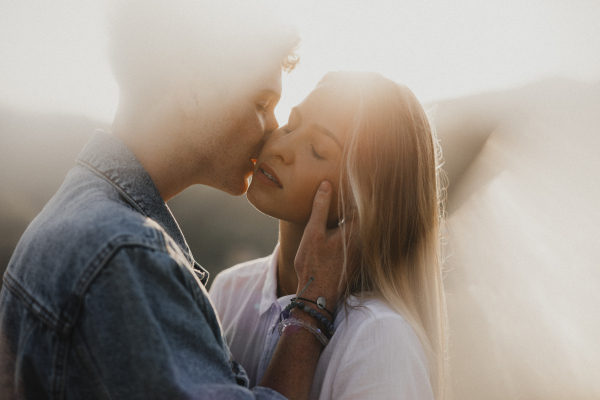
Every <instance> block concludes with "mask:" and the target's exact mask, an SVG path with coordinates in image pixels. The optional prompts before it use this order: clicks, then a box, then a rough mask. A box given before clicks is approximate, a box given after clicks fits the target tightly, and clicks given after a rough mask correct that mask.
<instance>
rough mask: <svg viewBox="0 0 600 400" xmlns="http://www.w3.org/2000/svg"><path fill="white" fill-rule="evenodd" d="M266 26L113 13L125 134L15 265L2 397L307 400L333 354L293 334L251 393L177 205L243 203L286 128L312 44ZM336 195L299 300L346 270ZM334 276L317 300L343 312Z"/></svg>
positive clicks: (97, 139) (81, 165)
mask: <svg viewBox="0 0 600 400" xmlns="http://www.w3.org/2000/svg"><path fill="white" fill-rule="evenodd" d="M257 10H258V9H257V8H256V7H255V6H252V7H248V6H247V7H245V8H243V9H242V5H241V4H240V5H237V6H236V7H231V6H230V4H229V3H226V2H221V3H219V5H215V4H212V3H211V4H209V3H206V4H205V3H203V2H199V1H193V0H189V1H187V0H179V1H169V2H163V1H160V0H155V1H143V2H142V1H129V2H126V3H123V4H121V5H120V6H119V7H118V8H117V9H116V10H115V12H114V14H113V16H112V19H111V21H112V22H111V27H110V37H111V55H112V62H113V69H114V74H115V77H116V79H117V82H118V83H119V86H120V101H119V107H118V110H117V113H116V116H115V120H114V122H113V125H112V128H111V133H110V134H109V133H105V132H101V131H99V132H96V133H95V135H94V136H93V137H92V139H91V140H90V142H89V143H88V144H87V145H86V146H85V148H84V149H83V151H82V152H81V154H80V155H79V157H78V159H77V166H76V167H74V168H73V169H72V170H71V171H70V172H69V174H68V176H67V178H66V179H65V182H64V183H63V185H62V186H61V188H60V189H59V191H58V192H57V193H56V195H55V196H54V197H53V198H52V199H51V200H50V202H49V203H48V204H47V205H46V207H45V208H44V210H43V211H42V212H41V213H40V215H38V216H37V217H36V219H35V220H34V221H33V222H32V223H31V225H30V226H29V227H28V229H27V230H26V232H25V233H24V235H23V237H22V238H21V241H20V242H19V245H18V246H17V248H16V250H15V253H14V254H13V257H12V259H11V261H10V263H9V266H8V269H7V272H6V274H5V276H4V287H3V289H2V292H1V294H0V329H1V331H0V368H1V370H0V397H2V398H28V399H46V398H57V399H58V398H61V399H62V398H79V399H107V398H111V399H112V398H115V399H117V398H119V399H120V398H122V399H134V398H157V399H163V398H164V399H173V398H215V399H221V398H223V399H228V398H236V399H254V398H257V399H282V398H284V397H283V396H282V394H283V395H286V396H287V397H293V396H300V397H306V395H307V393H308V390H309V389H310V383H311V382H312V377H313V374H314V368H315V366H316V362H317V360H318V356H319V352H320V350H321V345H320V343H319V342H318V341H317V340H316V339H315V338H314V336H313V335H312V334H311V333H310V332H308V331H305V330H303V329H300V331H299V332H296V333H294V332H292V333H291V334H289V335H286V334H284V337H282V340H281V345H280V346H279V348H278V354H277V355H276V356H275V357H274V364H275V365H276V367H273V368H271V369H270V370H269V373H268V374H267V377H266V378H265V380H264V381H263V386H264V387H256V388H254V389H252V390H249V389H248V388H247V387H246V386H247V377H246V374H245V372H244V371H243V369H241V368H240V367H239V366H238V365H237V364H236V363H235V361H233V360H231V358H230V354H229V350H228V348H227V346H226V344H225V343H224V340H223V338H222V335H221V329H220V325H219V322H218V319H217V317H216V315H215V312H214V311H213V308H212V304H211V302H210V300H209V298H208V296H207V293H206V290H205V288H204V284H205V283H206V281H207V279H208V274H207V272H206V271H205V270H204V269H203V268H202V267H201V266H200V265H198V264H197V263H196V262H195V261H194V258H193V257H192V254H191V253H190V250H189V248H188V246H187V244H186V242H185V240H184V237H183V235H182V233H181V231H180V230H179V227H178V225H177V223H176V221H175V220H174V218H173V216H172V215H171V213H170V211H169V209H168V207H167V206H166V204H165V202H166V201H168V200H169V199H171V198H172V197H174V196H175V195H177V194H178V193H180V192H181V191H182V190H184V189H185V188H187V187H189V186H190V185H193V184H205V185H209V186H212V187H215V188H217V189H220V190H223V191H225V192H228V193H231V194H235V195H240V194H242V193H244V192H245V190H246V188H247V178H248V177H249V175H250V174H251V172H252V170H253V163H252V161H251V159H253V158H256V157H257V155H258V153H259V151H260V148H261V143H262V141H263V139H264V136H265V135H268V134H269V133H270V132H271V131H273V130H274V129H275V128H277V121H276V119H275V116H274V108H275V106H276V104H277V102H278V100H279V97H280V94H281V69H282V67H283V69H288V70H289V69H291V68H293V66H294V65H295V61H296V59H295V58H294V53H293V51H294V49H295V47H296V45H297V42H298V39H297V37H296V36H295V35H289V34H286V32H285V31H282V30H281V29H280V27H279V26H278V25H277V24H276V23H275V22H274V21H273V20H272V19H269V18H264V14H259V13H257ZM242 26H245V27H247V28H248V29H242V28H241V27H242ZM322 186H323V190H320V191H319V192H318V194H317V196H316V200H315V207H314V210H315V212H314V215H313V217H314V218H313V219H314V221H313V222H312V223H311V225H310V226H309V228H307V234H306V235H305V236H306V237H305V244H304V246H303V249H304V250H302V251H301V253H300V256H299V262H298V268H299V275H300V283H301V284H305V283H306V282H307V280H308V277H309V276H317V275H318V268H317V267H319V266H320V267H325V268H324V270H331V269H332V268H333V269H335V268H336V265H339V264H340V263H339V257H335V256H331V254H339V252H336V251H334V250H335V249H339V247H340V240H339V233H335V234H333V235H332V234H331V233H329V234H328V233H327V232H326V231H325V228H324V226H325V220H326V217H327V210H328V204H329V201H330V197H331V187H330V185H328V184H326V183H325V184H324V185H322ZM199 206H201V205H199ZM315 273H316V275H315ZM328 276H329V278H328V279H329V281H327V279H320V278H319V279H315V284H313V285H312V286H311V289H309V291H307V292H305V293H309V292H311V291H312V295H314V296H315V298H316V296H317V295H321V294H323V295H329V296H330V297H331V298H333V295H332V293H333V292H334V291H335V289H332V288H335V287H337V281H339V275H336V274H335V273H333V274H331V273H330V274H329V275H328ZM336 279H337V280H336ZM327 282H329V283H327ZM332 304H333V303H332ZM303 318H310V317H303ZM288 336H289V337H288ZM290 365H292V366H293V368H286V366H290Z"/></svg>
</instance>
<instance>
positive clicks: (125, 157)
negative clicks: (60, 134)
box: [77, 130, 208, 285]
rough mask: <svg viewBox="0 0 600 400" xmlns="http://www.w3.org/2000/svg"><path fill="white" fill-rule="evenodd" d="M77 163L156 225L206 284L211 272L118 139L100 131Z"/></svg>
mask: <svg viewBox="0 0 600 400" xmlns="http://www.w3.org/2000/svg"><path fill="white" fill-rule="evenodd" d="M77 163H78V164H80V165H82V166H84V167H87V168H89V169H90V170H92V171H93V172H94V173H96V174H98V175H100V176H101V177H102V178H104V179H105V180H106V181H108V182H109V183H110V184H112V185H113V186H114V187H115V188H116V189H117V190H118V191H119V192H120V193H121V195H122V196H123V198H124V199H125V200H126V201H127V202H128V203H129V204H130V205H131V206H132V207H133V208H134V209H135V210H137V211H138V212H139V213H141V214H142V215H144V216H146V217H148V218H151V219H153V220H154V221H156V222H157V223H158V224H159V225H160V226H161V227H162V228H163V229H164V230H165V232H167V234H168V235H169V236H171V238H172V239H173V240H174V241H175V242H176V243H177V245H178V246H179V247H180V248H181V251H182V252H183V254H184V255H185V257H186V259H187V260H188V262H190V264H192V265H193V266H194V272H196V274H197V275H198V277H199V278H200V280H201V281H202V283H203V284H205V285H206V282H207V281H208V271H206V270H205V269H204V268H202V266H200V264H198V263H197V262H196V261H195V260H194V257H193V256H192V252H191V251H190V248H189V246H188V244H187V243H186V241H185V238H184V237H183V233H182V232H181V229H180V228H179V225H178V224H177V221H175V218H174V217H173V214H172V213H171V210H170V209H169V207H168V206H167V204H166V203H165V202H164V200H163V199H162V197H161V196H160V193H159V192H158V189H157V188H156V186H155V185H154V182H153V181H152V178H150V175H148V173H147V172H146V170H145V169H144V167H143V166H142V164H140V162H139V161H138V159H137V158H136V157H135V155H134V154H133V152H132V151H131V150H129V148H128V147H127V146H126V145H125V143H123V142H122V141H121V140H119V139H117V138H116V137H114V136H112V135H110V134H108V133H106V132H104V131H101V130H97V131H96V132H94V135H93V136H92V138H91V139H90V141H89V142H88V143H87V144H86V145H85V147H84V148H83V150H82V151H81V153H80V154H79V156H78V157H77Z"/></svg>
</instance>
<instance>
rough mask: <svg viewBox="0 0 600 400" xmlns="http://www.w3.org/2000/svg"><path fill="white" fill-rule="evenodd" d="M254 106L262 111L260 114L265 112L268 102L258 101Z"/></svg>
mask: <svg viewBox="0 0 600 400" xmlns="http://www.w3.org/2000/svg"><path fill="white" fill-rule="evenodd" d="M256 106H257V107H258V108H259V109H260V110H261V111H262V112H267V108H268V107H269V102H268V101H259V102H258V103H256Z"/></svg>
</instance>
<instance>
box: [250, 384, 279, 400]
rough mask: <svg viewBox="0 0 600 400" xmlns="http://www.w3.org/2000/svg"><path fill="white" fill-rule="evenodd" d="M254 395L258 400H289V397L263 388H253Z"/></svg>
mask: <svg viewBox="0 0 600 400" xmlns="http://www.w3.org/2000/svg"><path fill="white" fill-rule="evenodd" d="M252 393H254V395H255V396H256V399H257V400H271V399H273V400H287V397H284V396H283V395H282V394H280V393H279V392H276V391H274V390H273V389H269V388H266V387H262V386H255V387H253V388H252Z"/></svg>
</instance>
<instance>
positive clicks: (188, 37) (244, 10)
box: [107, 0, 300, 96]
mask: <svg viewBox="0 0 600 400" xmlns="http://www.w3.org/2000/svg"><path fill="white" fill-rule="evenodd" d="M107 31H108V36H109V57H110V61H111V65H112V70H113V74H114V76H115V79H116V80H117V83H118V84H119V87H120V89H121V91H122V92H123V91H126V92H128V94H130V95H134V96H137V95H148V94H152V93H154V94H156V93H159V92H160V90H161V89H164V88H165V87H167V85H168V84H169V83H170V82H171V81H172V80H173V79H174V78H176V77H177V76H178V74H179V73H180V72H181V68H182V66H188V67H192V68H194V69H195V70H197V71H198V72H199V73H201V74H204V75H205V76H206V77H208V80H210V81H211V82H213V83H214V84H216V85H217V84H218V85H223V84H226V83H231V82H232V78H234V79H233V81H235V80H236V79H237V80H241V79H243V77H244V76H248V75H249V74H253V73H260V70H261V69H264V68H271V69H272V68H273V67H274V66H276V65H277V63H278V64H279V65H280V66H281V67H282V69H283V70H285V71H291V70H292V69H293V68H294V67H295V66H296V64H297V62H298V56H297V55H296V50H297V48H298V45H299V42H300V39H299V36H298V34H297V32H296V30H295V29H294V28H292V27H291V26H290V25H287V24H285V23H283V22H282V21H281V20H280V19H279V18H278V17H275V16H274V14H273V13H271V12H270V11H269V10H268V9H266V8H265V7H264V6H263V5H261V3H259V2H258V1H254V0H243V1H233V0H212V1H207V0H115V3H114V4H113V7H112V8H111V11H110V12H109V15H108V25H107Z"/></svg>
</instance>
